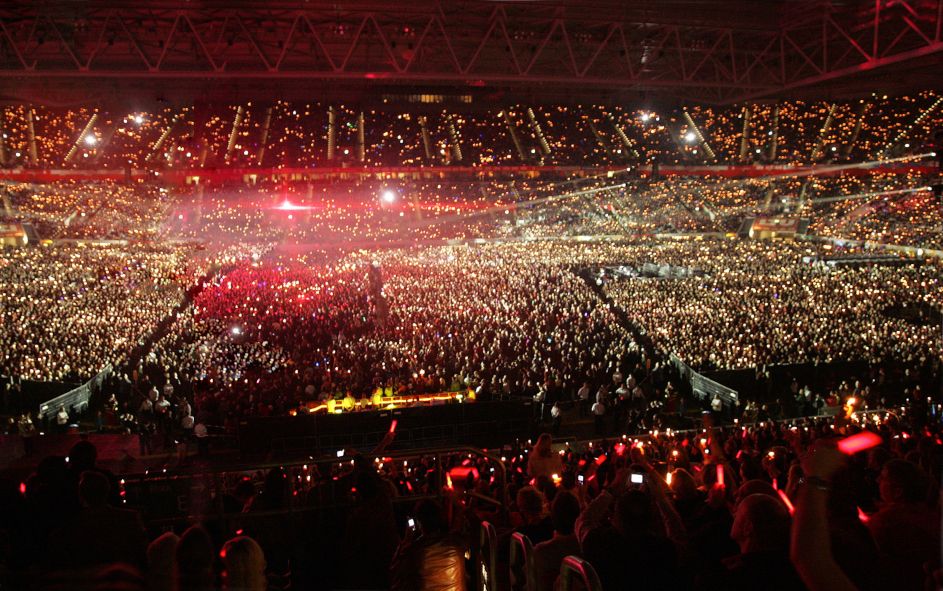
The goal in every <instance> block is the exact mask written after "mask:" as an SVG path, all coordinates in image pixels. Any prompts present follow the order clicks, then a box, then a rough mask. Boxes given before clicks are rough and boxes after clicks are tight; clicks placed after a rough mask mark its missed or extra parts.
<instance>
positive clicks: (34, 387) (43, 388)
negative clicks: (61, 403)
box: [0, 376, 79, 414]
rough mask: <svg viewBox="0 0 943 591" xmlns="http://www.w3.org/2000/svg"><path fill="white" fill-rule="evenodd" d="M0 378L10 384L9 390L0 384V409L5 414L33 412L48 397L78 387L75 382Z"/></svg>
mask: <svg viewBox="0 0 943 591" xmlns="http://www.w3.org/2000/svg"><path fill="white" fill-rule="evenodd" d="M0 380H2V382H3V383H4V384H6V385H9V386H10V389H9V390H7V389H6V386H0V391H3V392H4V400H3V408H2V410H3V412H5V413H7V414H21V413H24V412H33V411H34V410H35V409H36V408H37V407H39V405H40V404H43V403H44V402H46V401H47V400H49V399H50V398H54V397H56V396H59V395H60V394H63V393H65V392H69V391H70V390H73V389H74V388H77V387H79V386H78V384H75V383H68V382H46V381H42V382H41V381H36V380H22V379H19V378H13V377H10V376H0ZM14 386H17V387H14Z"/></svg>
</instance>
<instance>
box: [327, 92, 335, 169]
mask: <svg viewBox="0 0 943 591" xmlns="http://www.w3.org/2000/svg"><path fill="white" fill-rule="evenodd" d="M336 135H337V113H336V112H335V111H334V106H333V105H332V106H330V107H328V108H327V159H328V160H333V159H334V149H335V148H336V146H337V144H336V142H337V138H336Z"/></svg>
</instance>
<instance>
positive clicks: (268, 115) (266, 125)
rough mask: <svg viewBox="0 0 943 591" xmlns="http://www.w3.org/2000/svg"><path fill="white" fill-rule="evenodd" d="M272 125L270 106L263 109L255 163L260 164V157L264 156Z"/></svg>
mask: <svg viewBox="0 0 943 591" xmlns="http://www.w3.org/2000/svg"><path fill="white" fill-rule="evenodd" d="M271 125H272V107H269V108H268V109H266V110H265V121H264V122H263V123H262V139H261V140H260V141H259V152H258V154H256V157H255V161H256V165H258V166H262V159H263V158H265V145H266V144H267V143H268V131H269V127H270V126H271Z"/></svg>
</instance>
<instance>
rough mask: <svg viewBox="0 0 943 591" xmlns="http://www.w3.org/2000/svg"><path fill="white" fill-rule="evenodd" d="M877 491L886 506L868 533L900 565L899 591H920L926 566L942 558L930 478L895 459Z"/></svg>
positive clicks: (870, 523)
mask: <svg viewBox="0 0 943 591" xmlns="http://www.w3.org/2000/svg"><path fill="white" fill-rule="evenodd" d="M878 487H879V490H880V496H881V502H882V503H883V504H882V506H881V509H880V511H878V512H877V513H875V514H874V515H872V516H871V518H870V519H869V520H868V523H867V525H868V529H870V530H871V535H872V536H874V541H875V543H877V547H878V550H879V551H880V552H881V553H882V554H884V555H885V556H886V557H887V558H888V559H889V560H890V561H891V562H892V563H893V564H895V565H897V571H898V576H897V577H896V578H895V582H896V584H897V585H899V587H898V588H900V589H920V588H922V586H923V567H924V564H926V563H930V564H937V561H938V560H939V557H940V556H939V550H940V515H939V511H938V509H937V507H933V508H932V509H931V508H930V507H929V506H928V505H927V490H928V481H927V478H926V476H925V475H924V474H923V472H922V471H921V470H920V468H918V467H917V466H916V465H914V464H913V463H911V462H908V461H906V460H901V459H893V460H890V461H888V462H887V463H886V464H884V467H883V468H882V469H881V474H880V476H879V477H878Z"/></svg>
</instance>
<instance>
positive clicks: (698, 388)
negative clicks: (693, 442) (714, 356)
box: [669, 353, 740, 405]
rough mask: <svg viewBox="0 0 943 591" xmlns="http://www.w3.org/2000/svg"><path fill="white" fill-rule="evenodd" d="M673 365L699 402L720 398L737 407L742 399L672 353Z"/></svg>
mask: <svg viewBox="0 0 943 591" xmlns="http://www.w3.org/2000/svg"><path fill="white" fill-rule="evenodd" d="M669 357H670V359H671V363H672V364H673V365H674V366H675V368H676V369H677V370H678V373H680V374H681V377H682V379H684V380H686V381H687V382H688V383H689V384H690V385H691V391H692V392H693V393H694V396H696V397H697V398H698V399H699V400H713V399H714V397H715V396H718V397H719V398H720V399H721V400H722V401H723V403H724V404H725V405H736V404H737V402H738V401H739V399H740V397H739V394H738V393H737V391H736V390H734V389H733V388H730V387H727V386H725V385H723V384H721V383H720V382H717V381H715V380H712V379H710V378H709V377H707V376H705V375H704V374H701V373H699V372H697V371H694V369H693V368H692V367H691V366H690V365H688V364H687V363H685V362H684V361H681V359H680V358H679V357H678V356H677V355H675V354H674V353H672V354H671V355H670V356H669Z"/></svg>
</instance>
